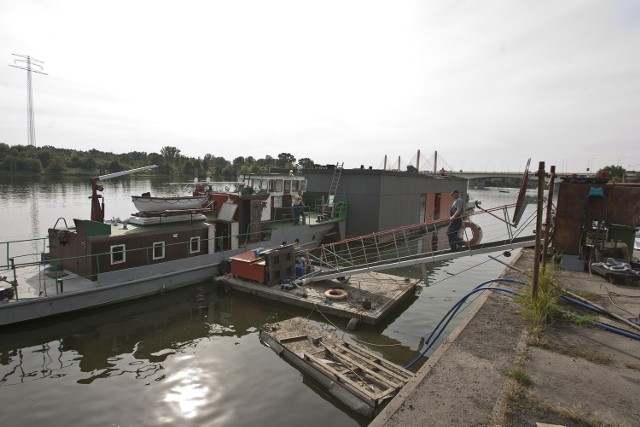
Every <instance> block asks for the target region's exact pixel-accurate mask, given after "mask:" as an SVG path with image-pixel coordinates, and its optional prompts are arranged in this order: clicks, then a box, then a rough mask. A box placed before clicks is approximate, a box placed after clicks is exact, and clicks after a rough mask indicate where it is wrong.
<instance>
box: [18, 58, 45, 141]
mask: <svg viewBox="0 0 640 427" xmlns="http://www.w3.org/2000/svg"><path fill="white" fill-rule="evenodd" d="M12 55H13V56H16V57H17V58H14V59H13V64H9V66H10V67H13V68H19V69H21V70H26V71H27V126H28V140H29V147H35V146H36V126H35V123H34V119H33V95H32V93H31V73H38V74H44V75H45V76H46V75H47V73H44V72H42V71H40V70H42V68H43V64H44V62H42V61H38V60H37V59H34V58H32V57H31V56H29V55H18V54H15V53H13V54H12ZM15 64H25V65H15ZM32 67H38V68H39V69H40V70H37V69H36V70H34V69H33V68H32Z"/></svg>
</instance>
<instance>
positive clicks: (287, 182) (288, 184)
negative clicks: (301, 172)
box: [284, 179, 291, 193]
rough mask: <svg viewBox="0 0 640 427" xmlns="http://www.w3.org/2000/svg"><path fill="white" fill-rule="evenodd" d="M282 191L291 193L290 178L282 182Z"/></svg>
mask: <svg viewBox="0 0 640 427" xmlns="http://www.w3.org/2000/svg"><path fill="white" fill-rule="evenodd" d="M284 192H285V193H291V180H289V179H287V180H286V181H285V182H284Z"/></svg>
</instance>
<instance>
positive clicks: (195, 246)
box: [189, 237, 200, 254]
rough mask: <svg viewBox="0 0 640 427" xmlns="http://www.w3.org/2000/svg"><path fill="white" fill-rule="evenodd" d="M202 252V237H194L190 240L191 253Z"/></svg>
mask: <svg viewBox="0 0 640 427" xmlns="http://www.w3.org/2000/svg"><path fill="white" fill-rule="evenodd" d="M198 252H200V237H192V238H191V239H189V253H190V254H197V253H198Z"/></svg>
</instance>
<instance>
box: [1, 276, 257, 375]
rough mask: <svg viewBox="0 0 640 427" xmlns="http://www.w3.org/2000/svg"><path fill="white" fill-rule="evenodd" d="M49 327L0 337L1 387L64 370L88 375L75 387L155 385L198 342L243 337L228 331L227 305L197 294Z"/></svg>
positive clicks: (32, 326) (18, 329)
mask: <svg viewBox="0 0 640 427" xmlns="http://www.w3.org/2000/svg"><path fill="white" fill-rule="evenodd" d="M54 322H55V323H53V324H52V323H51V320H43V321H36V322H32V323H29V324H26V325H20V326H14V327H5V328H2V329H0V334H1V337H2V339H1V342H0V385H5V386H6V385H12V384H18V383H22V382H24V381H25V380H27V379H28V380H30V381H33V380H36V379H43V378H47V377H50V376H52V375H66V371H67V370H68V369H69V368H70V367H75V368H76V369H78V370H79V371H80V372H83V373H86V374H88V375H86V376H84V377H82V378H81V379H79V380H78V383H81V384H90V383H92V382H94V381H97V380H100V379H102V378H106V377H112V376H117V375H131V376H132V377H134V378H136V379H148V378H159V376H160V375H161V374H162V363H163V362H165V361H166V359H167V358H168V357H169V356H171V355H176V354H185V353H188V352H189V351H191V350H192V349H193V348H194V347H195V346H196V345H197V343H198V341H199V340H201V339H203V338H211V337H215V336H234V335H240V336H241V335H243V334H246V333H248V331H247V330H242V329H240V330H238V329H237V328H236V327H234V325H233V315H232V304H231V300H230V298H229V297H228V296H225V295H219V294H216V293H215V292H214V291H213V289H211V287H209V290H208V291H207V290H206V289H205V288H204V287H203V286H195V287H189V288H185V289H181V290H176V291H174V292H171V293H169V294H165V295H157V296H152V297H149V298H145V299H144V300H140V301H136V302H131V303H126V304H120V305H117V306H112V307H108V308H104V309H100V310H96V311H93V312H91V313H88V314H81V315H70V316H63V317H59V318H56V319H55V321H54ZM38 355H39V357H38Z"/></svg>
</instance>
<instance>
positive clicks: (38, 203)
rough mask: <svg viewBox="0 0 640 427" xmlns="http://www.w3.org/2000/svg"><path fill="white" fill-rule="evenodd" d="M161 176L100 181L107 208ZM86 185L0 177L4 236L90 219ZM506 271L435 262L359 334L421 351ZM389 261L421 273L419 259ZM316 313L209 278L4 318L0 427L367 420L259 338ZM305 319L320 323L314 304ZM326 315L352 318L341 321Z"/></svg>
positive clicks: (398, 352)
mask: <svg viewBox="0 0 640 427" xmlns="http://www.w3.org/2000/svg"><path fill="white" fill-rule="evenodd" d="M166 184H167V183H166V182H164V181H162V180H151V179H148V178H134V177H124V178H118V179H115V180H112V181H107V182H105V191H104V193H103V194H104V196H105V205H106V217H107V218H111V217H120V218H122V219H124V218H127V217H128V216H129V215H130V214H131V212H133V211H134V208H133V205H132V203H131V201H130V200H131V199H130V197H129V196H131V195H134V194H140V193H143V192H145V191H151V192H152V193H162V192H166V191H167V187H168V186H167V185H166ZM90 195H91V188H90V185H89V180H88V179H87V178H81V179H73V178H66V179H64V180H61V179H60V178H55V179H52V178H41V179H40V180H37V181H34V180H26V179H15V178H13V179H12V178H6V177H0V212H2V225H0V227H1V231H2V233H1V234H0V241H6V240H12V239H22V238H29V237H41V236H44V235H45V233H46V229H47V228H49V227H52V226H53V225H54V223H55V222H56V220H58V218H61V217H63V218H65V219H66V220H67V222H68V223H71V221H72V218H74V217H77V218H88V217H89V214H90V204H89V202H90V200H89V196H90ZM516 196H517V193H516V191H515V190H511V192H510V193H503V192H499V191H498V190H497V189H491V190H472V191H471V197H472V198H476V199H478V200H481V201H482V206H483V207H484V208H489V207H493V206H498V205H502V204H505V203H513V202H514V201H515V198H516ZM530 210H531V209H530ZM500 215H501V214H500ZM525 216H526V215H525ZM474 220H475V219H474ZM484 221H487V222H486V224H485V223H484ZM476 222H478V223H480V225H482V226H483V231H484V235H485V237H487V236H488V235H493V234H496V233H502V232H504V230H506V228H505V226H504V225H502V226H500V225H498V224H497V221H495V220H493V221H489V220H488V219H487V220H481V219H480V218H477V220H476ZM492 224H493V225H492ZM496 255H500V254H494V256H496ZM506 261H508V259H507V260H506ZM503 269H504V266H503V265H501V264H499V263H498V262H496V261H493V260H491V259H490V258H489V257H488V256H486V255H480V256H475V257H468V258H464V259H459V260H456V261H450V262H443V263H438V264H434V265H431V266H430V267H429V268H428V282H429V283H430V284H431V286H429V287H426V286H424V285H423V284H422V283H421V284H420V285H419V287H418V290H417V293H416V295H415V297H414V298H412V299H411V300H410V301H409V302H408V303H407V304H405V305H404V306H403V307H401V309H400V310H398V311H397V312H396V313H393V315H392V316H390V318H389V319H388V320H387V322H386V323H384V324H382V325H379V326H377V327H370V326H360V327H359V328H358V329H357V330H356V331H355V333H353V337H355V338H357V339H360V340H363V341H366V342H368V343H370V344H369V345H368V348H369V349H370V350H372V351H376V352H379V353H380V354H381V355H383V356H384V357H386V358H388V359H390V360H392V361H393V362H396V363H398V364H401V365H405V364H407V363H409V362H410V361H411V360H413V359H414V358H415V357H416V355H417V354H418V352H419V351H420V349H421V347H420V343H421V340H420V338H421V337H423V336H425V335H426V334H427V333H429V332H430V331H431V329H432V328H433V327H434V326H435V325H436V324H437V322H438V321H439V320H440V318H441V317H442V316H443V315H444V313H445V312H446V311H447V310H448V309H449V308H450V307H451V306H452V305H453V304H454V303H455V302H456V301H457V300H458V299H459V298H460V297H461V296H463V295H464V294H465V293H466V291H468V290H469V289H471V288H472V287H474V286H475V285H477V284H478V283H480V282H483V281H485V280H488V279H493V278H496V277H498V275H499V274H500V272H501V271H502V270H503ZM397 273H399V274H402V275H404V276H407V277H410V278H411V280H417V279H419V278H421V277H422V275H421V272H420V269H419V268H411V269H406V270H403V271H400V272H397ZM310 315H311V313H310V312H307V311H299V310H292V309H289V308H288V307H286V306H283V305H279V304H275V303H269V302H265V301H261V300H257V299H253V298H247V297H243V296H235V295H230V294H227V293H224V292H221V291H217V290H215V289H213V287H212V286H211V285H210V284H209V283H203V284H200V285H194V286H191V287H188V288H186V289H182V290H178V291H175V292H170V293H167V294H164V295H157V296H154V297H149V298H146V299H143V300H139V301H135V302H131V303H126V304H120V305H116V306H112V307H108V308H104V309H101V310H95V311H91V312H88V313H86V314H77V315H69V316H64V317H60V318H55V319H49V320H43V321H38V322H35V323H30V324H26V325H21V326H19V327H10V328H0V390H1V395H2V397H3V403H4V404H3V410H2V411H0V425H12V426H14V427H18V426H33V425H37V424H38V423H43V422H44V423H47V424H50V423H52V422H53V424H54V425H83V426H109V425H114V426H117V425H127V426H130V425H140V426H144V425H148V426H162V425H167V426H173V425H189V426H191V425H193V426H219V425H224V426H249V425H260V426H265V427H268V426H279V427H282V426H299V425H305V426H306V427H311V426H327V425H332V426H357V425H366V424H367V423H368V422H369V420H368V419H364V418H361V417H359V416H357V415H354V414H352V413H350V412H349V411H348V410H346V409H345V408H344V407H342V406H341V404H340V403H339V402H337V401H335V400H334V399H333V398H331V397H330V396H328V395H327V394H325V393H324V392H323V391H322V390H320V389H319V388H318V387H317V386H316V385H315V384H314V383H312V382H311V381H310V380H308V379H307V378H305V377H303V376H302V375H301V374H300V373H299V372H298V371H297V370H296V369H295V368H293V367H291V366H290V365H289V364H287V363H286V362H285V361H283V360H281V359H279V358H278V356H277V355H276V354H275V353H274V352H273V351H272V350H270V349H269V348H267V347H264V346H262V345H261V344H260V342H259V340H258V331H259V329H260V327H261V326H262V325H263V324H264V323H267V322H275V321H280V320H284V319H287V318H289V317H293V316H303V317H308V316H310ZM460 317H462V316H459V318H460ZM311 319H313V320H315V321H317V322H319V323H321V324H326V320H325V319H324V318H322V317H319V316H318V315H316V314H313V315H311ZM330 320H331V322H332V323H334V324H335V325H336V326H338V327H339V328H341V329H343V330H346V321H345V320H340V319H335V318H331V319H330ZM450 329H451V327H450ZM345 338H347V339H348V338H349V335H345ZM419 366H421V363H420V364H417V365H415V366H414V368H412V369H413V370H417V369H418V368H419Z"/></svg>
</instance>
